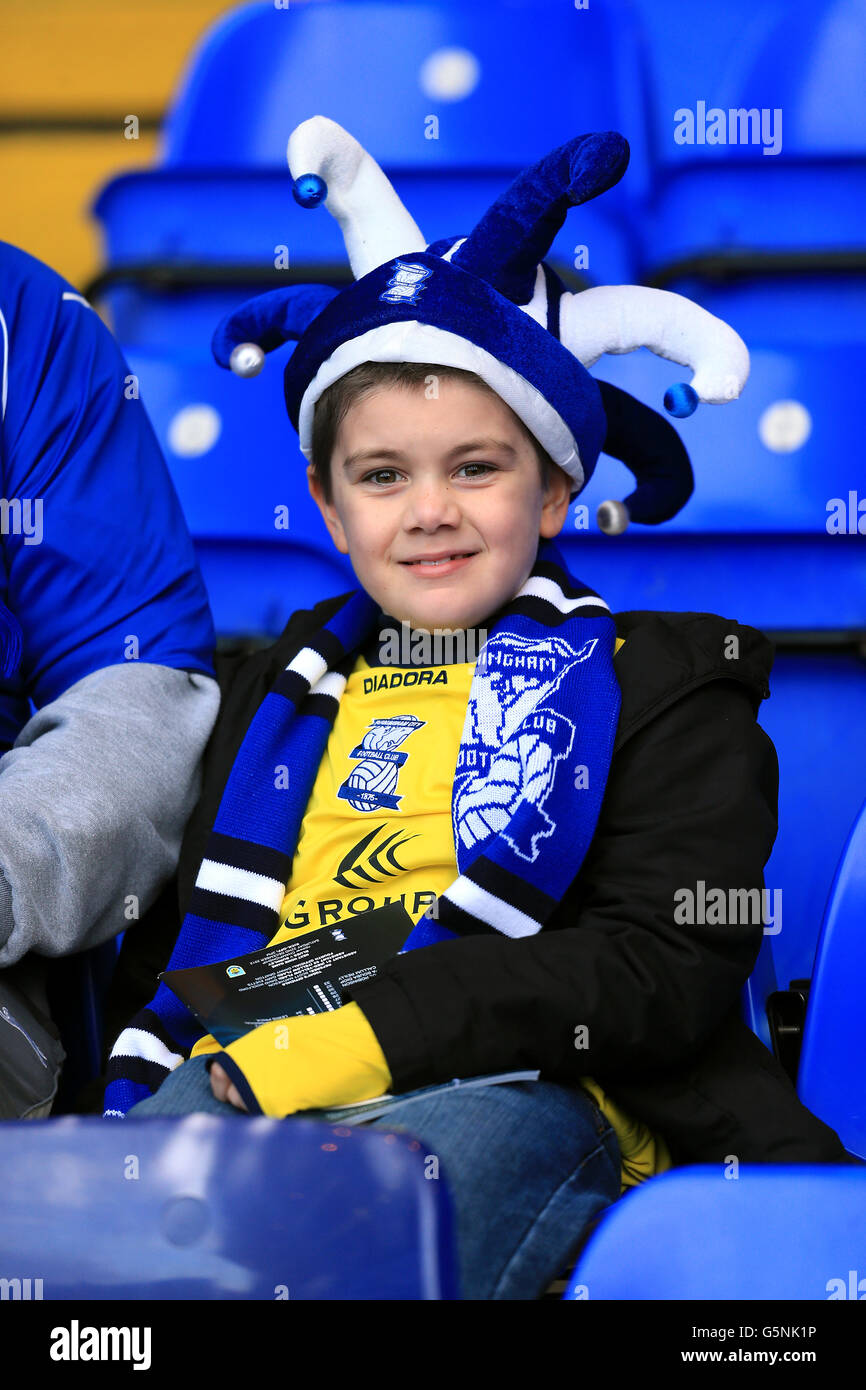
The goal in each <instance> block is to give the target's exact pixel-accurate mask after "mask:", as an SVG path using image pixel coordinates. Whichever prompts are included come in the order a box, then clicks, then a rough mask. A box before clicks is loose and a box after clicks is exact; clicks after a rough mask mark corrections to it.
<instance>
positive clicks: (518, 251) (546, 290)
mask: <svg viewBox="0 0 866 1390" xmlns="http://www.w3.org/2000/svg"><path fill="white" fill-rule="evenodd" d="M287 155H288V163H289V170H290V173H291V174H292V189H293V193H294V196H295V198H296V200H297V201H298V202H299V203H300V204H301V206H302V207H306V208H315V207H318V206H319V205H320V204H321V203H324V205H325V207H326V208H327V209H328V211H329V212H330V213H331V214H332V216H333V217H335V218H336V220H337V222H338V223H339V225H340V228H341V231H342V233H343V238H344V241H345V244H346V251H347V254H348V256H349V260H350V263H351V267H352V272H353V275H354V277H355V280H354V283H353V284H351V285H349V286H347V287H345V288H344V289H341V290H338V289H336V288H334V287H333V286H329V285H316V284H307V285H298V284H293V285H288V286H286V287H285V288H284V289H279V290H273V291H271V292H270V293H267V294H263V295H259V296H257V297H256V298H255V299H252V300H248V301H247V302H246V303H245V304H243V305H241V306H240V307H239V308H238V309H236V310H234V311H233V312H232V313H231V314H229V315H228V316H227V317H226V318H225V319H223V321H222V322H221V323H220V325H219V327H218V328H217V330H216V333H215V334H214V338H213V352H214V356H215V357H216V360H217V361H218V362H219V363H220V365H221V366H224V367H231V368H232V370H233V371H235V372H236V373H237V374H238V375H240V376H253V375H255V374H256V373H257V372H258V371H260V370H261V367H262V365H263V362H264V354H265V352H269V351H271V350H272V349H274V348H276V347H279V346H280V345H282V344H283V343H285V342H288V341H289V340H295V341H296V346H295V349H294V352H293V354H292V356H291V358H290V359H289V362H288V365H287V366H286V369H285V376H284V383H285V398H286V406H287V409H288V413H289V417H290V419H291V422H292V424H293V425H294V427H295V429H296V430H297V432H298V436H299V440H300V448H301V452H302V454H303V455H304V457H305V458H306V459H307V460H308V461H309V460H310V459H311V457H312V450H311V440H312V424H313V412H314V409H315V406H316V402H317V401H318V399H319V397H320V396H321V395H322V393H323V392H324V391H325V390H326V389H327V388H328V387H329V386H330V385H332V383H333V382H335V381H337V380H338V379H339V378H340V377H342V376H345V375H346V373H347V372H350V371H351V370H352V369H353V368H354V367H356V366H358V365H359V364H360V363H362V362H431V363H434V364H436V365H439V366H451V367H462V368H463V369H464V370H466V371H470V372H474V373H476V375H478V376H479V377H480V378H481V379H482V380H483V381H485V382H486V383H487V384H488V385H489V386H490V387H492V389H493V390H494V391H495V392H496V393H497V395H499V396H500V397H501V399H502V400H504V401H505V403H506V404H507V405H509V406H510V407H511V409H512V410H513V411H514V413H515V414H516V415H517V416H518V417H519V418H520V419H521V420H522V421H523V423H524V425H525V426H526V427H527V429H528V430H529V431H530V433H531V434H532V435H534V437H535V438H536V440H537V441H538V442H539V444H541V446H542V448H544V449H545V450H546V451H547V453H548V454H549V455H550V457H551V458H552V459H553V461H554V463H556V464H558V465H559V467H560V468H562V469H563V470H564V472H566V473H567V474H568V475H569V477H570V478H571V479H572V482H573V487H572V489H571V493H570V497H571V499H572V500H573V499H574V498H575V497H576V496H577V495H578V494H579V493H580V492H581V490H582V489H583V488H584V486H585V485H586V483H587V482H588V481H589V479H590V477H591V476H592V472H593V469H594V468H595V464H596V460H597V458H598V455H599V453H600V452H602V451H605V452H608V453H610V454H613V455H614V456H615V457H617V458H621V459H622V460H623V462H625V463H626V464H627V466H628V467H629V468H630V469H631V471H632V472H633V473H634V474H635V477H636V479H637V484H638V485H637V487H636V489H635V491H634V492H633V493H631V495H630V496H629V497H627V498H626V499H625V501H624V502H605V503H602V505H601V507H600V508H599V512H598V521H599V525H600V526H601V528H602V529H603V530H605V531H607V532H609V533H611V534H615V533H617V532H621V531H623V530H624V529H625V527H626V526H627V525H628V522H629V520H634V521H639V522H645V523H650V524H656V523H658V522H660V521H666V520H668V519H669V518H670V517H672V516H674V515H675V514H676V513H677V512H678V511H679V510H680V508H681V507H682V506H683V505H684V504H685V502H686V501H687V500H688V498H689V496H690V495H691V492H692V488H693V478H692V471H691V465H690V463H689V459H688V455H687V453H686V451H685V449H684V448H683V446H682V443H681V442H680V440H679V437H678V436H677V434H676V432H675V430H673V428H672V427H671V426H670V425H669V423H668V422H667V421H666V420H664V419H663V418H662V417H661V416H659V415H658V414H657V413H656V412H655V411H653V410H651V409H650V408H649V407H648V406H645V405H643V404H642V403H641V402H639V401H636V400H635V399H634V398H633V397H631V396H629V395H628V393H627V392H624V391H620V390H619V389H618V388H616V387H613V386H611V385H610V384H609V383H606V382H600V381H597V380H596V379H595V378H594V377H593V376H592V375H591V374H590V372H589V371H588V370H587V369H588V368H589V367H591V366H592V365H593V364H594V363H595V362H597V361H598V359H599V358H600V357H601V356H602V354H603V353H605V352H613V353H622V352H632V351H633V350H634V349H635V348H638V347H648V348H650V349H651V350H652V351H653V352H654V353H656V354H657V355H658V356H660V357H665V358H667V359H669V360H670V361H673V362H678V363H680V364H681V365H683V366H687V367H689V368H690V369H691V370H692V373H693V375H692V380H691V383H690V384H686V383H682V382H681V383H676V384H674V385H673V386H672V387H671V389H670V390H669V391H668V392H667V393H666V395H665V405H666V407H667V409H668V410H669V411H670V413H671V414H674V415H678V416H684V415H689V414H691V413H692V411H693V410H694V409H695V407H696V406H697V404H698V401H709V402H713V403H721V402H724V401H729V400H733V399H735V398H736V397H737V396H739V394H740V392H741V391H742V388H743V386H744V384H745V382H746V378H747V377H748V374H749V354H748V351H747V350H746V346H745V344H744V343H743V341H742V339H741V338H739V337H738V335H737V334H736V333H735V332H734V331H733V329H732V328H730V327H729V326H728V325H727V324H726V323H723V322H722V320H721V319H718V318H716V317H714V316H713V315H712V314H709V313H707V311H706V310H704V309H701V308H700V307H699V306H698V305H696V304H694V303H692V302H691V300H688V299H685V298H684V297H683V296H681V295H677V294H672V293H670V292H669V291H666V290H656V289H649V288H647V287H644V286H639V285H615V286H599V287H596V288H592V289H586V290H582V291H578V292H576V293H570V292H568V290H567V289H566V287H565V285H564V283H563V282H562V280H561V279H560V277H559V276H558V275H557V274H556V272H555V271H554V270H553V269H552V268H551V267H550V266H548V265H547V264H546V263H545V262H544V260H543V257H544V256H545V255H546V254H547V252H548V251H549V249H550V246H551V243H552V241H553V238H554V237H555V236H556V234H557V232H558V231H559V229H560V227H561V226H562V224H563V221H564V219H565V215H566V213H567V211H568V209H569V208H570V207H572V206H575V205H577V204H579V203H585V202H587V201H588V200H589V199H590V198H594V197H596V196H597V195H598V194H600V193H603V192H604V191H605V190H606V189H608V188H610V187H612V186H613V185H614V184H615V183H617V182H618V180H619V179H620V178H621V177H622V175H623V174H624V172H625V169H626V166H627V164H628V157H629V150H628V144H627V142H626V141H625V140H624V138H623V137H622V136H621V135H619V134H617V133H616V132H615V131H608V132H604V133H600V134H589V135H578V136H576V137H575V138H574V139H573V140H569V141H567V142H566V143H565V144H564V145H560V146H559V148H558V149H555V150H553V152H552V153H551V154H549V155H546V156H545V157H544V158H543V159H540V160H539V161H538V162H537V163H536V164H534V165H532V166H531V167H530V168H529V169H527V170H525V171H524V172H523V173H522V174H520V175H519V176H518V177H517V178H516V179H515V180H514V182H513V183H512V184H511V186H510V187H509V188H508V189H507V190H506V191H505V193H503V194H502V196H501V197H499V198H497V199H496V201H495V202H494V203H493V204H492V206H491V207H490V208H489V209H488V211H487V212H486V213H485V214H484V216H483V217H482V218H481V220H480V221H479V222H478V224H477V226H476V227H475V228H474V229H473V230H472V231H471V232H470V233H469V235H468V236H462V237H446V238H443V239H441V240H439V241H435V242H433V243H431V244H428V243H427V241H426V239H425V237H424V236H423V234H422V232H421V231H420V229H419V228H418V226H417V225H416V223H415V222H414V220H413V219H412V217H411V216H410V214H409V213H408V211H407V210H406V208H405V207H404V206H403V204H402V202H401V201H400V199H399V198H398V196H397V194H396V192H395V190H394V188H393V187H392V185H391V183H390V181H389V180H388V179H387V178H386V176H385V174H384V173H383V171H382V169H381V168H380V167H379V165H378V164H377V163H376V161H375V160H374V159H373V158H372V156H371V155H369V154H368V153H367V151H366V150H364V149H363V148H362V146H361V145H360V144H359V143H358V141H357V140H355V139H354V137H353V136H351V135H350V134H349V133H348V131H346V130H344V129H343V128H342V126H339V125H337V123H336V122H335V121H332V120H329V119H328V118H327V117H325V116H313V117H311V118H310V119H309V120H307V121H303V122H302V123H301V124H300V125H299V126H297V127H296V129H295V130H294V131H293V132H292V134H291V136H290V137H289V142H288V150H287Z"/></svg>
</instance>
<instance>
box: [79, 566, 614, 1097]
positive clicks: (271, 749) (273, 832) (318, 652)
mask: <svg viewBox="0 0 866 1390" xmlns="http://www.w3.org/2000/svg"><path fill="white" fill-rule="evenodd" d="M381 618H382V610H381V609H380V608H379V606H378V604H376V603H375V601H374V600H373V599H372V598H371V597H370V595H369V594H367V593H366V592H365V590H363V589H362V588H356V589H354V590H353V591H352V592H351V593H349V594H347V595H346V598H345V601H344V602H343V603H342V604H341V606H340V607H339V608H338V609H337V611H336V613H334V615H333V616H332V617H331V618H330V619H329V620H328V622H327V623H326V624H325V625H324V627H323V628H321V629H320V631H319V632H317V633H316V634H315V636H313V637H311V638H310V640H309V641H308V642H307V644H306V646H304V647H303V648H302V650H300V651H299V652H298V653H297V655H296V656H295V657H293V659H292V660H291V661H290V662H289V664H288V666H286V668H285V669H284V670H283V671H282V672H281V673H280V675H279V677H278V678H277V680H276V681H275V683H274V685H273V686H272V688H271V690H270V691H269V692H268V694H267V695H266V696H265V698H264V700H263V701H262V703H261V705H260V706H259V708H258V710H257V712H256V714H255V716H254V718H253V720H252V722H251V724H250V726H249V728H248V730H247V733H246V736H245V738H244V741H243V743H242V745H241V747H240V749H239V751H238V754H237V757H236V758H235V761H234V764H233V766H232V768H231V771H230V773H229V776H228V780H227V782H226V785H225V789H224V791H223V795H222V799H221V801H220V806H219V810H218V811H217V814H216V819H215V821H214V825H213V829H212V831H211V834H210V838H209V840H208V842H207V846H206V849H205V854H204V858H203V859H202V862H201V866H200V868H199V871H198V877H197V878H196V882H195V887H194V888H193V892H192V895H191V897H190V903H189V910H188V912H187V914H186V917H185V918H184V921H183V925H182V927H181V930H180V933H179V935H178V938H177V941H176V943H175V947H174V951H173V952H172V956H171V960H170V961H169V964H168V967H167V968H168V969H170V970H181V969H185V968H187V967H190V966H196V965H207V964H213V963H215V962H217V961H223V960H230V959H231V958H232V957H233V956H240V955H245V954H247V953H248V952H252V951H255V950H258V949H260V948H261V947H263V946H266V945H267V944H268V943H269V942H270V941H271V940H272V938H273V937H274V936H275V935H276V933H277V931H278V929H279V926H280V921H279V912H280V908H281V906H282V902H283V898H284V897H285V893H286V885H287V884H288V882H289V880H290V878H291V870H292V862H293V859H294V855H295V849H296V847H297V843H298V839H299V836H300V830H301V822H302V820H303V816H304V813H305V810H306V807H307V803H308V801H309V798H310V794H311V792H312V789H313V784H314V782H315V779H316V775H317V773H318V770H319V764H320V762H321V760H322V757H323V755H324V753H325V748H326V745H327V742H328V737H329V735H330V732H331V730H332V728H333V726H334V721H335V719H336V717H337V711H338V709H339V704H340V696H341V695H342V693H343V690H344V689H345V686H346V682H347V680H348V677H349V675H350V674H351V671H352V669H353V667H354V666H355V664H356V662H357V659H358V654H359V651H360V650H361V648H362V647H363V646H364V645H365V644H366V643H367V642H368V641H369V640H370V639H371V637H372V636H373V634H374V632H375V628H376V624H377V622H381ZM615 637H616V631H615V626H614V622H613V618H612V617H611V614H610V609H609V608H608V606H607V604H606V603H604V602H603V600H602V599H600V598H599V596H598V595H597V594H596V593H594V592H593V590H591V589H589V588H586V587H585V586H584V585H582V584H580V583H578V582H577V581H576V580H575V579H574V578H573V576H572V575H571V574H570V573H569V571H568V569H567V567H566V565H565V563H564V561H563V559H562V556H561V554H560V552H559V549H558V548H557V547H556V545H555V544H554V543H553V541H551V540H547V539H545V538H542V539H541V540H540V542H539V547H538V554H537V556H536V562H535V564H534V566H533V569H532V572H531V574H530V576H529V578H528V579H527V581H526V583H525V584H524V586H523V588H522V589H521V590H520V592H519V593H518V594H517V595H516V596H515V597H514V598H513V599H512V600H511V601H510V602H509V603H507V604H506V605H504V606H503V608H501V609H500V610H498V612H497V615H496V620H495V622H494V624H493V626H492V628H491V629H490V631H489V635H488V638H487V641H486V643H485V644H484V646H483V647H482V649H481V651H480V653H479V655H478V658H477V661H476V663H475V667H474V670H473V676H472V683H471V687H470V692H469V701H468V705H467V710H466V720H465V723H464V728H463V736H462V741H461V745H460V752H459V754H458V759H457V773H456V776H455V780H454V790H453V797H452V808H451V809H452V827H453V831H454V845H455V850H456V859H457V868H458V877H457V878H456V879H455V880H454V882H453V883H452V884H451V885H450V886H449V887H448V888H447V889H446V890H445V891H444V893H442V894H441V895H440V897H439V899H438V901H437V902H436V903H435V904H434V905H433V908H431V909H430V910H429V912H428V914H427V915H425V916H424V917H422V918H421V919H420V921H419V922H418V923H417V924H416V926H415V927H414V929H413V931H412V932H411V933H410V935H409V937H408V938H407V940H406V942H405V944H404V946H403V950H413V949H415V948H416V947H419V946H427V945H430V944H433V943H436V942H438V941H442V940H445V939H451V938H453V937H455V936H463V935H469V934H473V933H479V932H501V933H502V934H503V935H504V936H509V937H521V936H529V935H532V934H533V933H535V932H538V931H539V930H540V929H541V928H542V927H543V926H544V924H545V922H546V921H547V920H548V918H549V917H550V916H551V914H552V913H553V911H554V910H555V908H556V907H557V905H558V903H559V902H560V900H561V899H562V897H563V895H564V894H565V892H566V890H567V888H568V887H569V885H570V884H571V883H572V882H573V880H574V878H575V876H576V874H577V873H578V871H579V869H580V866H581V864H582V863H583V860H584V857H585V855H586V852H587V850H588V848H589V845H590V841H591V840H592V837H593V834H594V833H595V827H596V822H597V820H598V814H599V810H600V808H601V802H602V797H603V795H604V789H605V785H606V782H607V775H608V769H609V766H610V758H611V752H612V749H613V741H614V735H615V732H616V726H617V721H618V719H619V710H620V690H619V686H618V684H617V680H616V676H615V674H614V669H613V654H614V646H615ZM280 767H288V768H289V769H290V776H289V779H288V781H289V785H288V787H285V786H284V785H283V779H280V778H276V777H275V770H276V769H278V768H280ZM201 1036H202V1030H201V1028H200V1026H199V1024H198V1023H197V1021H196V1020H195V1019H194V1018H193V1016H192V1014H190V1013H189V1011H188V1010H187V1009H186V1008H185V1007H184V1005H183V1004H181V1003H180V1001H179V1000H178V998H177V997H176V996H175V995H174V994H173V993H172V991H171V990H170V989H168V987H167V986H166V985H164V984H160V986H159V987H158V989H157V992H156V994H155V996H154V998H153V1000H152V1001H151V1003H150V1004H149V1005H148V1006H147V1008H145V1009H142V1010H141V1011H140V1013H139V1014H137V1015H136V1017H135V1018H134V1019H133V1021H132V1023H131V1024H130V1025H129V1027H127V1028H125V1029H124V1031H123V1032H122V1033H121V1035H120V1037H119V1038H118V1040H117V1042H116V1043H115V1045H114V1048H113V1049H112V1053H111V1058H110V1061H109V1070H108V1076H109V1084H108V1087H107V1089H106V1094H105V1115H106V1117H123V1116H124V1115H125V1114H126V1112H127V1111H128V1110H129V1109H131V1107H132V1106H133V1105H135V1104H137V1103H138V1101H140V1100H144V1099H145V1098H146V1097H147V1096H149V1095H151V1094H153V1092H154V1091H156V1090H157V1089H158V1087H159V1086H160V1085H161V1083H162V1081H163V1080H164V1079H165V1077H166V1076H167V1075H168V1073H169V1072H170V1071H172V1070H173V1069H174V1067H176V1066H177V1065H178V1064H179V1063H180V1062H181V1061H182V1060H183V1058H184V1055H185V1053H188V1051H189V1049H190V1048H191V1047H192V1046H193V1044H194V1043H195V1041H196V1039H197V1038H199V1037H201Z"/></svg>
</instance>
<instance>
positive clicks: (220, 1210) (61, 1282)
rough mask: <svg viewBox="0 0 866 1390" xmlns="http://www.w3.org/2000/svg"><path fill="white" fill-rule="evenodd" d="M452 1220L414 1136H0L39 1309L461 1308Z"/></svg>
mask: <svg viewBox="0 0 866 1390" xmlns="http://www.w3.org/2000/svg"><path fill="white" fill-rule="evenodd" d="M239 1121H240V1123H241V1124H242V1125H243V1137H244V1142H243V1143H242V1144H239V1143H238V1142H237V1141H238V1131H237V1128H236V1127H237V1125H238V1123H239ZM452 1222H453V1217H452V1209H451V1199H450V1195H449V1193H448V1190H447V1186H446V1184H445V1182H442V1181H427V1177H426V1165H425V1156H424V1153H423V1146H422V1145H421V1144H420V1142H419V1140H417V1139H415V1138H413V1137H412V1136H411V1135H409V1134H400V1133H398V1134H387V1133H383V1132H382V1131H380V1130H367V1129H364V1128H354V1129H352V1128H349V1127H348V1126H335V1125H326V1124H322V1123H320V1122H317V1121H313V1120H304V1119H300V1118H298V1119H292V1120H291V1121H285V1120H269V1119H264V1118H255V1119H249V1118H244V1117H237V1118H235V1117H232V1116H228V1117H226V1118H223V1117H222V1116H214V1115H203V1114H201V1115H190V1116H188V1117H185V1118H166V1119H159V1118H157V1117H152V1118H148V1119H145V1118H142V1119H141V1120H139V1121H136V1120H133V1119H129V1120H125V1121H123V1122H122V1123H119V1124H118V1123H111V1122H109V1121H105V1120H101V1119H96V1118H90V1117H75V1116H67V1117H65V1118H63V1119H57V1120H48V1121H45V1122H35V1123H32V1122H31V1123H28V1122H15V1121H11V1122H9V1123H7V1124H4V1125H2V1126H0V1253H2V1257H3V1274H4V1276H5V1277H6V1278H7V1279H13V1280H14V1279H21V1280H24V1279H28V1280H31V1281H32V1280H33V1279H34V1278H37V1277H38V1279H39V1280H40V1281H41V1284H40V1290H41V1291H40V1292H39V1293H38V1294H34V1293H33V1291H32V1284H31V1291H30V1294H29V1296H30V1297H40V1298H45V1299H74V1300H76V1301H77V1300H79V1299H220V1300H223V1299H266V1300H271V1301H273V1300H280V1299H291V1301H293V1302H296V1301H299V1300H301V1301H305V1300H313V1299H317V1300H318V1299H327V1300H343V1299H400V1300H408V1301H414V1300H419V1299H422V1300H428V1299H454V1298H456V1297H457V1296H458V1295H457V1285H456V1278H457V1275H456V1269H455V1264H454V1258H453V1228H452ZM4 1296H5V1295H4ZM12 1296H13V1297H14V1296H15V1294H14V1293H13V1294H12ZM18 1296H19V1297H20V1296H21V1295H20V1294H19V1295H18Z"/></svg>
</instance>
